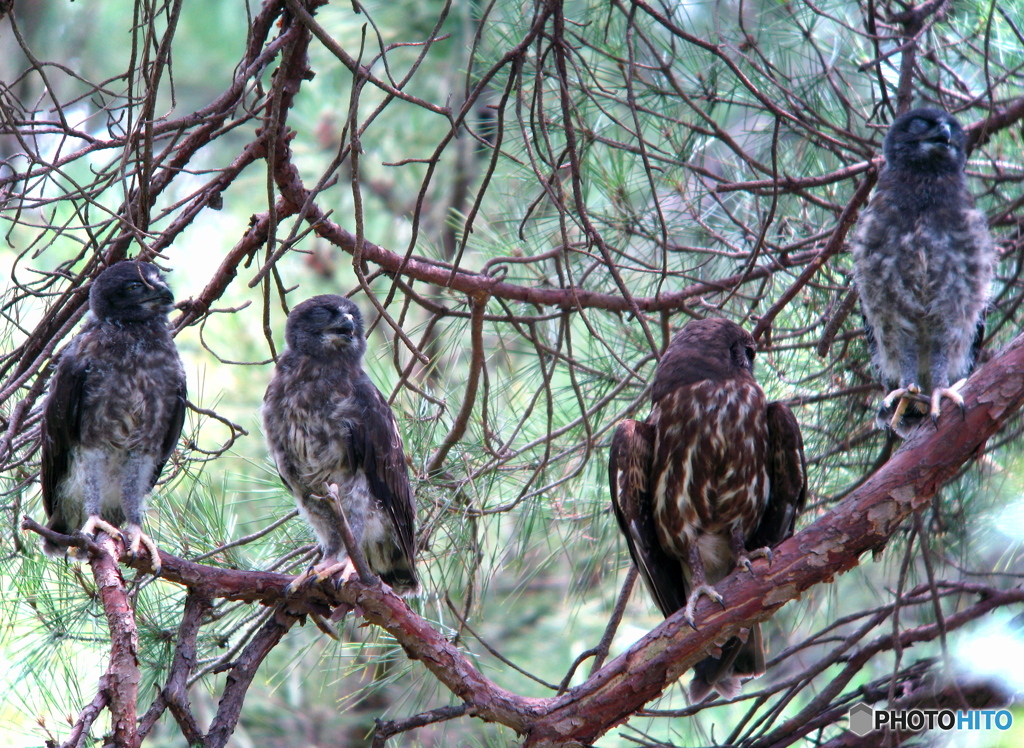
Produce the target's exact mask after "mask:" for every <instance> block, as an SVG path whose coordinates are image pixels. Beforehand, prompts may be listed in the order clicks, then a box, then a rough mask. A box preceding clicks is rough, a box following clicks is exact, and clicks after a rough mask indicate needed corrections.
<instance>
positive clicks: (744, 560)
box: [736, 547, 772, 574]
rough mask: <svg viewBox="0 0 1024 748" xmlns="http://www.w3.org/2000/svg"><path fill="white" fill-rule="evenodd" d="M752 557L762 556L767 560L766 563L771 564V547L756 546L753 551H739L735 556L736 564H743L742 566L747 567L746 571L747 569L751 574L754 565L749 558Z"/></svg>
mask: <svg viewBox="0 0 1024 748" xmlns="http://www.w3.org/2000/svg"><path fill="white" fill-rule="evenodd" d="M754 558H763V559H764V560H765V561H767V562H768V565H769V566H771V565H772V549H771V548H767V547H765V548H757V549H756V550H753V551H747V552H746V553H741V554H740V555H739V556H738V557H737V559H736V565H737V566H739V565H740V564H743V566H745V567H747V571H749V572H750V573H751V574H753V573H754V565H753V564H752V563H751V562H750V560H751V559H754Z"/></svg>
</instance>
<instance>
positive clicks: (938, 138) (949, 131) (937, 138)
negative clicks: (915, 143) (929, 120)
mask: <svg viewBox="0 0 1024 748" xmlns="http://www.w3.org/2000/svg"><path fill="white" fill-rule="evenodd" d="M952 140H953V128H952V127H950V126H949V123H948V122H942V123H940V124H939V125H937V126H936V127H935V129H934V130H932V135H931V137H929V138H928V142H929V143H941V144H942V145H949V144H950V143H951V142H952Z"/></svg>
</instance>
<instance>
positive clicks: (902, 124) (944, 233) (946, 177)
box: [851, 108, 998, 436]
mask: <svg viewBox="0 0 1024 748" xmlns="http://www.w3.org/2000/svg"><path fill="white" fill-rule="evenodd" d="M965 144H966V137H965V135H964V131H963V128H962V127H960V123H959V122H957V121H956V119H954V118H953V117H952V116H950V115H949V114H947V113H946V112H944V111H942V110H941V109H932V108H922V109H914V110H913V111H910V112H907V113H906V114H904V115H902V116H901V117H899V118H898V119H897V120H896V121H895V122H894V123H893V124H892V127H891V128H890V129H889V132H888V134H887V135H886V136H885V142H884V143H883V146H882V148H883V152H884V154H885V167H884V168H883V170H882V172H881V174H880V176H879V178H878V185H877V187H876V188H875V192H874V195H873V197H872V198H871V203H870V204H869V205H868V207H867V208H866V209H865V210H864V212H863V213H862V214H861V216H860V220H859V221H858V223H857V227H856V229H855V231H854V234H853V239H852V240H851V247H852V250H853V263H854V277H855V280H856V284H857V291H858V293H859V295H860V300H861V309H862V311H863V313H864V320H865V324H866V328H867V335H868V344H869V346H870V348H871V356H872V360H873V361H874V365H875V368H876V369H877V370H878V373H879V376H880V378H881V380H882V384H883V385H884V386H885V387H886V388H887V389H888V390H889V393H888V394H887V395H886V396H885V399H884V400H883V401H882V408H881V411H880V412H879V418H880V420H883V419H884V421H886V422H888V423H889V424H890V426H891V427H892V428H893V429H894V430H895V431H897V433H899V434H900V435H901V436H906V435H907V434H908V433H909V432H910V430H911V429H912V428H913V427H914V426H915V425H916V424H917V423H918V422H920V421H921V420H922V418H923V417H924V413H925V412H926V409H927V412H929V413H930V414H931V417H932V419H933V420H934V419H937V418H938V416H939V414H940V412H941V406H942V398H947V399H949V400H952V401H953V402H954V403H956V404H957V405H959V406H960V407H961V408H962V407H963V398H962V397H961V396H960V394H959V392H958V391H957V390H958V389H959V387H960V386H961V384H962V382H961V381H959V380H962V379H963V378H965V377H966V376H967V375H968V374H970V372H971V367H972V366H973V365H974V360H975V356H976V354H977V351H978V349H979V347H980V345H981V342H982V339H983V337H984V319H985V310H986V306H987V304H988V299H989V294H990V288H991V285H992V277H993V275H994V273H995V266H996V262H997V259H998V258H997V254H996V250H995V248H994V247H993V245H992V238H991V236H990V235H989V231H988V223H987V221H986V220H985V216H984V214H983V213H982V212H981V211H979V210H978V209H977V208H975V207H974V200H973V198H972V197H971V194H970V192H969V191H968V189H967V179H966V177H965V175H964V166H965V164H966V162H967V156H966V154H965V152H964V146H965ZM950 382H954V383H955V384H952V385H951V384H950ZM919 393H928V394H927V396H926V397H920V395H919Z"/></svg>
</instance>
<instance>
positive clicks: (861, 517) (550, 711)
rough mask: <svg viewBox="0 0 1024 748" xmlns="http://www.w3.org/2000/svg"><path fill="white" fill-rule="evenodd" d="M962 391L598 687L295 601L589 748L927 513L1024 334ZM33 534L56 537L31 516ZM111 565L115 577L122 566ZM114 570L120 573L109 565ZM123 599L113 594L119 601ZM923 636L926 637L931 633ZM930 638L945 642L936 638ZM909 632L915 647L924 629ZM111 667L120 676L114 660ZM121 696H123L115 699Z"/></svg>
mask: <svg viewBox="0 0 1024 748" xmlns="http://www.w3.org/2000/svg"><path fill="white" fill-rule="evenodd" d="M962 394H963V396H964V400H965V402H966V412H965V414H964V415H963V417H961V414H960V413H959V412H958V411H957V410H955V409H948V410H947V412H946V413H944V414H943V416H942V417H941V419H940V420H939V423H938V426H937V428H935V427H932V426H931V425H930V424H926V425H924V426H923V427H922V428H920V429H918V430H917V431H916V432H915V433H914V434H913V436H912V437H911V438H910V439H909V440H908V441H907V442H905V443H904V445H903V447H902V448H901V449H900V450H898V451H897V452H896V454H894V455H893V457H892V459H890V460H889V462H887V463H886V464H885V465H884V466H883V467H882V468H880V469H879V470H878V471H877V472H876V473H875V474H874V475H872V476H871V477H870V478H869V479H868V480H867V481H865V482H864V483H863V484H862V485H861V486H860V488H858V489H857V490H856V491H854V492H853V493H851V494H850V496H849V497H847V498H846V499H845V500H844V501H843V502H841V503H840V504H839V505H838V506H836V507H835V508H834V509H833V510H831V511H829V512H827V513H826V514H824V515H822V516H821V517H819V518H818V519H817V520H816V521H815V522H814V523H813V524H812V525H810V526H808V527H805V528H804V529H803V530H801V531H800V532H799V533H797V534H796V535H794V536H793V537H791V538H790V539H789V540H787V541H785V542H784V543H782V544H781V545H780V546H778V547H777V548H776V549H775V552H774V558H773V560H772V564H771V566H770V567H768V566H767V564H766V563H765V562H764V561H763V560H760V561H757V562H755V565H754V568H755V573H754V574H753V575H751V574H749V573H746V572H745V571H741V572H737V573H734V574H732V575H730V576H729V577H728V578H726V579H725V580H724V581H723V582H721V583H720V584H719V585H717V587H716V589H717V590H718V591H719V592H720V593H721V594H722V596H723V598H724V600H725V603H726V607H725V608H724V609H722V608H720V607H719V606H717V605H716V604H712V603H711V602H709V601H707V600H702V601H701V603H700V604H699V606H698V608H697V612H698V616H697V620H698V622H699V630H698V631H693V630H692V629H690V628H689V627H688V626H687V625H686V624H685V622H684V621H683V620H682V616H681V615H679V614H677V615H673V616H671V617H670V618H668V619H666V620H665V621H664V623H662V624H660V625H659V626H657V627H656V628H655V629H654V630H652V631H651V632H650V633H648V634H647V635H646V636H644V637H643V638H642V639H640V640H639V641H638V642H637V643H636V644H634V645H633V646H632V647H630V649H629V650H628V651H626V652H624V653H623V654H621V655H619V656H618V657H616V658H615V659H614V660H612V661H611V662H609V663H608V664H606V665H605V666H604V667H602V668H601V669H600V670H599V671H598V672H596V673H594V674H593V675H592V676H591V677H590V678H588V679H587V681H586V682H585V683H583V684H582V685H580V686H577V687H575V688H572V689H570V690H569V691H568V692H566V693H565V694H563V695H560V696H554V697H551V698H526V697H522V696H519V695H517V694H514V693H511V692H509V691H506V690H504V689H502V688H500V687H498V686H496V685H495V684H494V683H492V682H491V681H490V680H488V679H487V678H486V677H485V676H483V675H482V674H481V673H480V671H479V670H478V669H477V668H476V666H475V665H474V664H473V663H472V662H471V661H470V660H469V659H468V658H467V657H466V656H465V654H463V652H462V651H461V650H460V649H459V648H458V647H456V646H454V645H453V644H451V642H449V641H448V640H447V639H446V638H445V637H444V636H443V635H442V634H441V633H440V632H438V631H437V630H435V629H434V628H432V627H431V626H430V625H429V624H428V623H427V622H426V621H425V620H424V619H423V618H421V617H420V616H419V615H417V614H416V613H415V612H413V611H412V610H411V609H410V608H409V606H408V605H406V603H405V601H404V600H403V599H402V598H400V597H398V596H396V595H394V594H393V593H391V592H390V591H389V590H387V589H385V588H384V587H382V586H380V585H379V584H374V585H365V584H362V583H360V582H349V583H347V584H345V585H344V586H343V587H342V588H341V589H340V590H338V591H335V590H334V589H333V587H331V586H329V585H322V586H317V587H315V588H313V589H311V590H309V591H308V592H305V593H302V595H301V596H299V597H296V598H290V599H289V602H288V609H289V610H291V611H293V612H295V611H301V609H302V606H303V605H305V606H309V607H307V609H314V608H315V609H318V610H321V611H324V612H326V611H329V610H330V609H331V608H333V607H336V606H337V605H340V604H342V603H347V604H349V605H353V606H355V605H358V606H359V607H360V608H361V609H362V611H363V613H364V616H365V618H366V620H367V621H369V622H370V623H372V624H375V625H377V626H380V627H381V628H383V629H385V630H386V631H387V632H388V633H390V634H391V635H392V636H394V637H395V639H396V640H397V641H398V642H399V644H401V646H402V647H403V649H405V651H406V654H407V655H408V656H409V657H410V659H413V660H419V661H420V662H422V663H423V665H424V666H425V667H426V668H427V669H428V670H429V671H430V672H431V673H433V674H434V675H435V676H436V677H437V678H438V680H440V681H441V682H442V683H444V684H445V686H447V687H448V688H449V689H450V690H451V692H452V693H454V694H455V695H456V696H458V697H459V698H460V699H462V700H463V701H465V702H466V703H468V704H469V705H470V710H469V714H471V715H473V716H476V717H479V718H481V719H484V720H487V721H493V722H498V723H501V724H503V725H506V726H508V727H510V728H512V729H513V730H515V731H516V732H518V733H520V734H522V735H524V736H525V743H524V745H526V746H531V747H533V746H544V747H545V748H547V747H553V746H563V745H586V744H589V743H592V742H593V741H595V740H596V739H597V738H599V737H600V736H601V735H603V734H604V733H605V732H607V731H608V730H610V729H611V728H612V727H614V726H615V725H617V724H620V723H621V722H622V721H624V720H625V719H626V718H627V717H629V716H630V715H631V714H633V713H634V712H636V711H637V710H639V709H640V708H641V707H643V706H644V705H645V704H646V703H648V702H650V701H651V700H653V699H655V698H657V697H658V696H659V695H660V694H661V693H662V692H663V691H664V690H665V689H666V688H667V687H668V686H670V685H671V684H672V683H674V682H675V681H676V680H677V679H678V678H679V677H680V676H681V675H682V674H683V673H685V672H686V671H687V670H688V669H689V668H690V667H692V666H693V665H694V664H695V663H696V662H697V661H698V660H700V659H701V658H702V657H703V656H704V654H705V651H706V650H707V648H708V647H710V646H712V645H713V643H714V642H715V641H716V640H721V639H723V638H727V637H729V636H733V635H735V634H736V633H737V632H738V631H739V629H740V628H743V627H749V626H750V624H751V623H753V622H754V621H763V620H766V619H767V618H769V617H770V616H771V615H772V614H773V613H774V612H775V611H776V610H777V609H778V608H780V607H781V606H782V605H784V604H785V603H787V602H789V601H790V600H793V599H796V598H797V597H799V596H800V594H801V593H802V592H804V591H805V590H807V589H809V588H810V587H812V586H813V585H816V584H821V583H828V582H831V581H833V579H834V578H835V576H836V575H837V574H840V573H842V572H844V571H847V570H849V569H851V568H853V567H854V566H856V565H857V564H858V563H859V560H860V558H861V556H862V555H863V554H864V553H865V552H868V551H879V550H881V549H882V548H884V547H885V545H886V543H887V542H888V540H889V539H890V537H891V536H892V534H893V533H894V532H895V531H896V529H897V528H898V527H899V526H900V524H901V523H902V522H903V520H905V519H906V518H907V517H908V516H909V515H910V514H911V513H912V512H913V511H914V510H916V509H919V508H921V507H923V506H925V505H927V503H928V502H929V501H930V500H931V498H932V497H933V496H934V495H935V492H936V491H937V490H938V488H939V487H940V486H941V485H942V483H943V482H944V481H946V480H948V479H949V478H950V477H952V476H953V475H954V474H955V473H956V472H957V470H958V469H959V468H960V467H961V466H962V465H963V464H964V463H965V462H967V461H968V460H970V459H972V458H973V457H974V456H975V455H976V454H978V452H979V450H981V449H982V448H983V446H984V444H985V441H986V440H987V439H988V438H989V437H990V436H991V435H992V434H994V433H995V432H996V430H997V429H998V428H999V426H1000V424H1001V423H1002V422H1003V421H1004V420H1005V419H1006V418H1007V417H1008V416H1010V415H1011V414H1013V413H1015V412H1016V411H1017V410H1019V408H1020V407H1021V404H1022V403H1024V336H1021V337H1018V338H1017V339H1016V340H1014V342H1013V343H1012V344H1011V345H1009V346H1008V347H1007V348H1006V349H1005V350H1004V351H1002V352H1001V353H1000V354H998V355H997V356H995V357H994V358H993V359H992V360H991V361H989V363H988V364H986V365H985V366H984V367H983V368H982V369H981V370H979V371H978V372H976V373H975V375H974V376H972V377H971V378H970V380H969V381H968V383H967V385H966V386H965V387H964V389H963V391H962ZM23 526H24V527H25V528H27V529H30V530H33V531H36V532H39V531H40V530H43V531H45V528H42V527H41V526H40V525H38V524H37V523H35V522H34V521H32V520H30V519H28V518H25V520H24V522H23ZM160 558H161V562H162V565H163V574H162V575H163V577H164V578H165V579H166V580H168V581H171V582H175V583H178V584H184V585H187V586H189V587H190V588H192V589H193V594H202V595H203V596H205V597H209V598H227V599H231V600H248V601H260V602H263V603H267V604H277V603H280V602H281V601H282V600H284V599H285V588H286V587H287V585H288V583H289V582H290V581H291V580H292V577H291V576H289V575H286V574H275V573H270V572H252V571H236V570H231V569H219V568H215V567H210V566H204V565H201V564H196V563H193V562H190V561H186V560H184V559H180V558H177V557H175V556H172V555H170V554H167V553H163V552H161V554H160ZM103 559H107V566H104V565H103V564H102V560H103ZM93 564H94V568H95V567H96V566H97V565H100V567H101V568H104V569H108V566H111V565H112V564H113V559H112V558H111V557H110V556H108V555H103V556H101V557H100V558H99V559H97V560H96V561H94V562H93ZM131 564H132V565H133V566H137V567H138V568H141V569H148V568H149V566H148V564H149V561H148V559H146V558H144V557H142V558H137V559H133V560H132V561H131ZM111 568H112V570H113V572H114V573H115V574H116V567H111ZM106 573H107V574H108V575H109V573H110V569H108V571H107V572H106ZM116 576H117V578H119V575H116ZM105 578H106V577H105ZM108 589H109V584H108ZM117 589H120V590H121V592H122V593H123V587H121V588H118V587H117V586H116V584H115V585H114V590H115V591H116V590H117ZM108 594H109V593H108ZM1022 594H1024V593H1022ZM104 599H105V600H106V599H107V598H106V597H105V598H104ZM1021 599H1024V598H1022V597H1021V594H1018V595H1017V596H1016V597H1014V596H1013V595H1010V597H1008V598H1007V599H1006V600H1003V599H1001V598H998V597H996V598H993V599H992V600H991V601H990V602H989V603H988V604H986V605H984V606H983V608H984V610H989V609H990V608H991V606H994V605H996V604H1005V603H1006V602H1008V601H1017V600H1021ZM116 600H117V598H116V596H113V597H112V603H111V604H112V605H113V603H114V602H116ZM117 610H118V611H120V610H121V609H120V608H117ZM298 614H301V613H298ZM124 615H128V616H129V617H130V609H125V610H124V611H123V612H122V614H121V616H120V617H116V618H112V619H111V620H112V624H111V629H112V631H114V629H115V624H116V628H117V632H118V635H119V636H121V637H122V638H121V639H119V642H120V643H119V644H118V645H117V646H116V647H115V649H116V651H117V652H118V660H117V662H118V669H117V673H118V674H120V673H121V671H122V670H125V672H127V673H129V676H130V674H131V672H133V670H132V668H134V673H135V675H134V677H135V680H134V681H130V680H129V681H128V685H129V686H130V684H131V683H132V682H134V684H136V686H137V683H138V680H137V667H135V663H134V649H132V648H131V646H130V644H131V641H132V640H131V638H130V637H131V634H133V632H134V627H131V628H126V621H125V620H124V618H123V616H124ZM108 617H109V616H108ZM294 620H295V618H294V617H293V616H291V615H289V614H286V613H284V612H283V609H280V608H279V609H278V613H276V614H275V615H274V616H272V617H271V618H270V620H268V621H267V623H266V624H265V626H264V628H263V630H261V632H260V633H259V635H258V636H257V637H256V638H255V639H254V640H253V642H252V643H251V644H250V645H249V647H247V649H246V651H245V653H244V654H243V655H242V656H241V657H240V658H239V660H238V661H237V662H236V663H235V665H234V668H233V669H232V674H231V676H229V681H231V682H230V684H229V687H228V690H226V691H225V694H224V697H223V698H222V700H221V707H220V709H219V711H218V717H217V720H216V721H215V725H216V727H215V729H212V730H211V732H210V735H209V736H208V738H207V739H208V741H209V742H208V745H211V746H220V745H224V743H225V742H226V740H227V737H228V736H229V735H230V732H231V730H233V729H234V724H235V722H237V717H238V710H240V708H241V700H242V698H244V693H245V690H246V688H247V687H248V685H249V683H250V682H251V680H252V678H253V676H254V674H255V669H256V667H258V665H259V663H260V662H262V660H263V658H264V657H265V656H266V654H267V653H268V652H269V651H270V649H271V648H272V647H273V646H274V644H276V643H277V642H278V641H280V638H281V637H282V636H283V635H284V633H285V632H286V631H287V630H288V628H289V627H290V626H291V625H292V623H293V622H294ZM955 624H956V621H955V620H954V619H952V618H951V619H950V621H948V622H947V625H950V626H952V625H955ZM126 634H127V635H128V636H127V638H125V635H126ZM919 635H920V636H924V634H923V633H920V632H919ZM929 635H930V636H932V637H934V636H935V635H937V631H936V632H931V633H930V634H929ZM908 636H910V637H911V639H912V638H913V632H910V633H909V634H908ZM129 654H130V655H131V658H130V660H129V658H128V655H129ZM129 664H130V665H131V667H128V665H129ZM111 670H112V671H114V666H113V659H112V667H111ZM228 691H230V694H229V693H228ZM115 693H116V694H117V698H120V699H121V700H120V701H116V700H115V699H114V695H115ZM126 693H127V691H124V692H122V691H117V692H114V691H112V692H111V695H112V701H111V704H112V709H118V708H119V709H121V710H122V713H125V714H126V713H127V711H126V710H127V709H128V705H126V704H125V703H124V699H125V694H126ZM118 705H120V706H118ZM131 706H132V709H134V705H131ZM132 714H134V711H132ZM129 744H130V743H125V745H129Z"/></svg>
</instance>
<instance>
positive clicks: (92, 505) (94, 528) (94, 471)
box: [76, 450, 122, 558]
mask: <svg viewBox="0 0 1024 748" xmlns="http://www.w3.org/2000/svg"><path fill="white" fill-rule="evenodd" d="M96 452H97V454H96V455H95V456H94V459H91V460H85V461H84V463H85V471H86V475H85V501H84V505H85V506H84V508H85V514H86V520H85V524H84V525H82V529H81V530H79V532H81V533H82V534H83V535H93V536H95V535H96V533H97V532H98V531H100V530H102V531H103V532H105V533H107V535H109V536H110V537H112V538H120V537H122V535H121V531H120V530H119V529H118V528H117V527H115V526H114V525H112V524H111V523H110V522H107V521H106V520H105V519H103V517H102V516H101V512H102V506H103V490H102V488H101V487H100V486H101V484H102V475H103V473H104V472H105V471H106V469H107V467H106V459H107V455H106V454H104V453H102V452H101V451H100V450H96ZM77 557H78V556H76V558H77Z"/></svg>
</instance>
